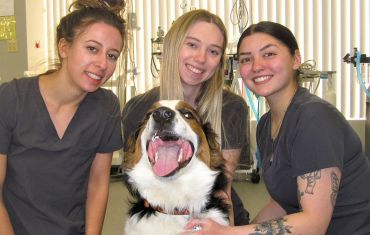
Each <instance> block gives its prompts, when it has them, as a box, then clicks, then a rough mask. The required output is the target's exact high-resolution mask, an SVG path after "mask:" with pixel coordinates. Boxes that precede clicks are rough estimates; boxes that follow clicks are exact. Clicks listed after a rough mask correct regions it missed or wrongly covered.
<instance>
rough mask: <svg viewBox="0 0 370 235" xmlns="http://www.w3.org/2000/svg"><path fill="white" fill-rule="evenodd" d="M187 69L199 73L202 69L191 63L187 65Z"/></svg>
mask: <svg viewBox="0 0 370 235" xmlns="http://www.w3.org/2000/svg"><path fill="white" fill-rule="evenodd" d="M188 69H189V70H191V71H192V72H193V73H201V72H202V70H200V69H197V68H195V67H193V66H191V65H188Z"/></svg>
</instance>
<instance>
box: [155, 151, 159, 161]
mask: <svg viewBox="0 0 370 235" xmlns="http://www.w3.org/2000/svg"><path fill="white" fill-rule="evenodd" d="M154 161H155V162H157V161H158V152H156V153H155V156H154Z"/></svg>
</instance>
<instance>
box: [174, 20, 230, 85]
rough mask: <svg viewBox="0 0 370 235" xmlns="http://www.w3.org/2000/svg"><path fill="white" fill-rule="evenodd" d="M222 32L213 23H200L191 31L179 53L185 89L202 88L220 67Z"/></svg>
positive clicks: (180, 69)
mask: <svg viewBox="0 0 370 235" xmlns="http://www.w3.org/2000/svg"><path fill="white" fill-rule="evenodd" d="M223 41H224V38H223V36H222V33H221V30H220V29H219V28H218V27H217V26H216V25H215V24H212V23H208V22H204V21H199V22H196V23H194V25H193V26H192V27H191V28H190V29H189V31H188V34H187V36H186V37H185V40H184V43H183V45H182V46H181V48H180V51H179V58H178V63H179V73H180V77H181V80H182V84H183V86H184V89H186V87H187V86H188V87H194V86H196V87H200V85H201V84H202V83H203V82H204V81H207V80H208V79H209V78H210V77H211V76H212V75H213V74H214V73H215V71H216V69H217V68H218V66H219V65H220V60H221V57H222V53H223V48H222V47H223Z"/></svg>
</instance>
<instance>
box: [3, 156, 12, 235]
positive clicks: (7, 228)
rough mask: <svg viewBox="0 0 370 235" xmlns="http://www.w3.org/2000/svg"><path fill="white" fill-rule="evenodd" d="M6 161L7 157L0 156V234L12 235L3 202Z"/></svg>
mask: <svg viewBox="0 0 370 235" xmlns="http://www.w3.org/2000/svg"><path fill="white" fill-rule="evenodd" d="M6 160H7V156H6V155H4V154H0V224H1V226H0V234H4V235H14V230H13V227H12V224H11V223H10V219H9V215H8V212H7V211H6V208H5V205H4V202H3V185H4V181H5V175H6V164H7V163H6Z"/></svg>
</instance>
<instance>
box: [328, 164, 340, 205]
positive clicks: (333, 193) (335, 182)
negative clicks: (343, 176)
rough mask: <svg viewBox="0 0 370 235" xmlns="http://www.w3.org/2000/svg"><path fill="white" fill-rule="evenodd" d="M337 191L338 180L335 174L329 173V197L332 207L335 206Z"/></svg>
mask: <svg viewBox="0 0 370 235" xmlns="http://www.w3.org/2000/svg"><path fill="white" fill-rule="evenodd" d="M338 191H339V178H338V176H337V174H336V173H335V172H334V171H333V172H332V173H331V195H330V199H331V204H332V206H333V207H334V206H335V202H336V200H337V196H338Z"/></svg>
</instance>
